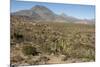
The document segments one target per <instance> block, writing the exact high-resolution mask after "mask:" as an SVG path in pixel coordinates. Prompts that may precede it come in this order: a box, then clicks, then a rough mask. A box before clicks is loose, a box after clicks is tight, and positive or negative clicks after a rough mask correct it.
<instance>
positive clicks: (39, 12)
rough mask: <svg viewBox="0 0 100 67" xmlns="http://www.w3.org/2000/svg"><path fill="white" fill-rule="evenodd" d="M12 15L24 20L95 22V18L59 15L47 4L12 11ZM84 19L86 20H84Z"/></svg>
mask: <svg viewBox="0 0 100 67" xmlns="http://www.w3.org/2000/svg"><path fill="white" fill-rule="evenodd" d="M11 16H14V17H15V16H17V17H18V16H19V17H20V18H21V17H22V18H23V19H24V21H25V20H26V21H36V22H40V21H42V22H47V21H48V22H71V23H85V24H94V22H95V21H94V20H81V19H78V18H75V17H71V16H67V15H66V14H64V13H63V14H61V15H57V14H55V13H54V12H53V11H52V10H50V9H49V8H47V7H45V6H41V5H35V6H34V7H32V8H31V9H29V10H20V11H17V12H13V13H11ZM83 21H84V22H83Z"/></svg>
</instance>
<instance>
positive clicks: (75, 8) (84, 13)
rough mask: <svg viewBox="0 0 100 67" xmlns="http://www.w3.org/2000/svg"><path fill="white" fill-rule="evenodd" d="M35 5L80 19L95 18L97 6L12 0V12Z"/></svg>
mask: <svg viewBox="0 0 100 67" xmlns="http://www.w3.org/2000/svg"><path fill="white" fill-rule="evenodd" d="M35 5H42V6H46V7H47V8H49V9H50V10H52V11H53V12H55V13H56V14H61V13H65V14H66V15H68V16H73V17H76V18H80V19H94V18H95V6H93V5H75V4H57V3H56V4H54V3H53V4H52V3H43V2H26V1H25V2H23V1H15V0H11V12H15V11H19V10H24V9H30V8H32V7H33V6H35Z"/></svg>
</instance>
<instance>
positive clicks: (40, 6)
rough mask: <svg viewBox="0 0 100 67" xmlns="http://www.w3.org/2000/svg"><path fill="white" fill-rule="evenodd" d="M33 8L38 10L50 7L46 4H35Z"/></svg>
mask: <svg viewBox="0 0 100 67" xmlns="http://www.w3.org/2000/svg"><path fill="white" fill-rule="evenodd" d="M31 9H32V10H37V9H42V10H44V9H48V8H47V7H45V6H42V5H35V6H34V7H32V8H31Z"/></svg>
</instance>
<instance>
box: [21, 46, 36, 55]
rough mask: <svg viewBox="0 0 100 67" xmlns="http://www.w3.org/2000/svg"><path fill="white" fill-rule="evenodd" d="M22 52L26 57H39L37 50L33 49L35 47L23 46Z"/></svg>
mask: <svg viewBox="0 0 100 67" xmlns="http://www.w3.org/2000/svg"><path fill="white" fill-rule="evenodd" d="M22 52H23V53H24V54H25V55H33V56H34V55H38V52H37V50H36V48H35V47H33V46H23V48H22Z"/></svg>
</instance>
